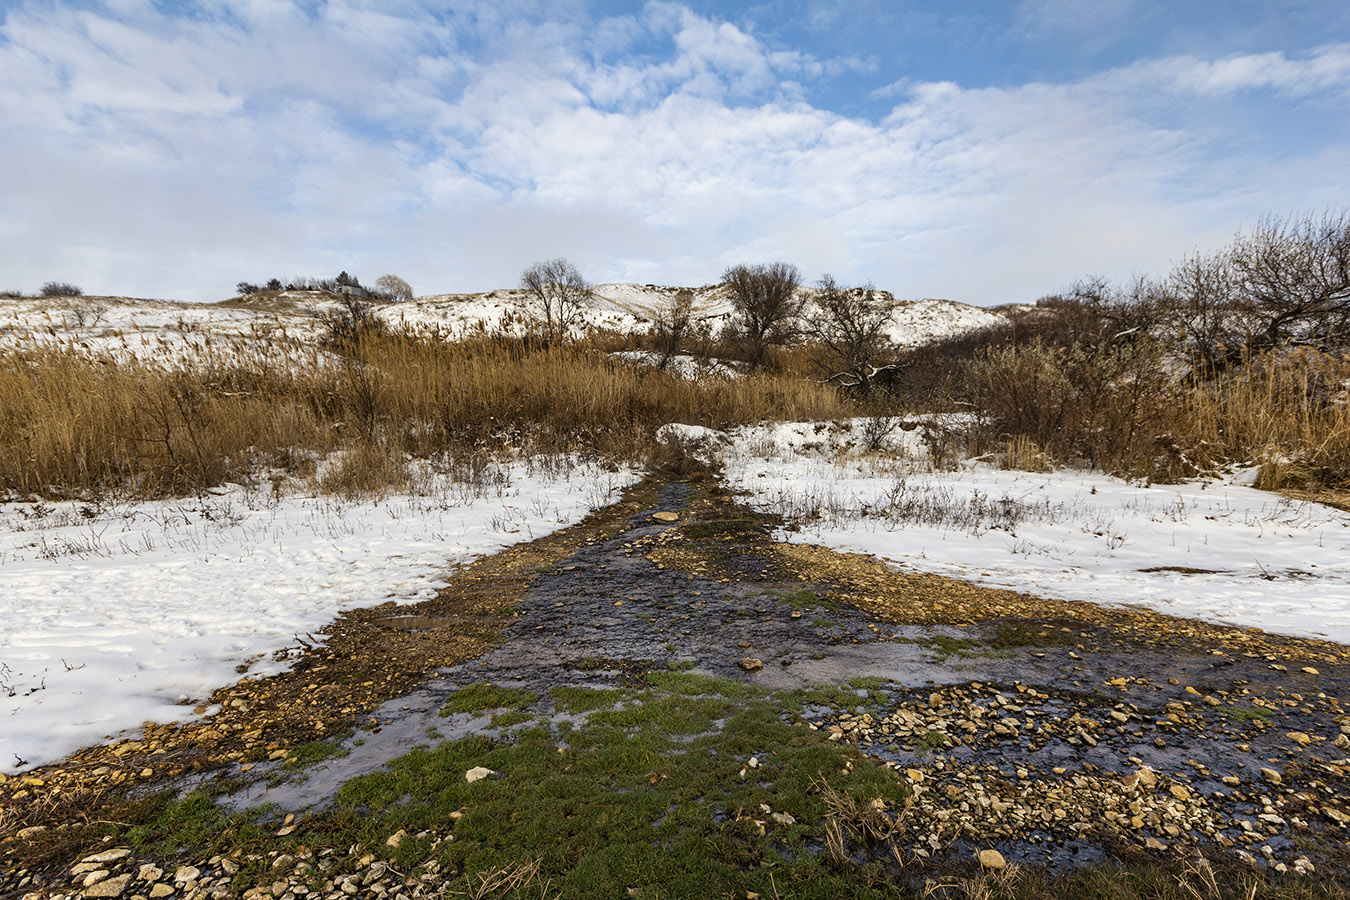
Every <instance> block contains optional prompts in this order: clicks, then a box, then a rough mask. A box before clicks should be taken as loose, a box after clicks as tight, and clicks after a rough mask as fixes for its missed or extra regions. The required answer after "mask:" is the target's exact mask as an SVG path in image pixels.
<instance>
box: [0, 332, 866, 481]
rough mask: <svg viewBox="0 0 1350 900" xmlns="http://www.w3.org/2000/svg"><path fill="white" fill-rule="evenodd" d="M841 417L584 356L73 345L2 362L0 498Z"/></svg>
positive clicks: (369, 345)
mask: <svg viewBox="0 0 1350 900" xmlns="http://www.w3.org/2000/svg"><path fill="white" fill-rule="evenodd" d="M844 413H845V404H844V401H843V400H841V398H840V397H839V395H838V394H837V393H836V392H835V391H834V390H833V389H831V388H827V387H823V386H820V385H816V384H813V383H810V382H807V381H803V380H801V379H798V378H794V377H791V376H787V375H772V374H762V375H755V376H752V377H746V378H740V379H734V380H733V379H707V380H704V381H699V382H690V381H686V380H682V379H679V378H676V377H673V376H670V375H667V374H665V373H662V372H658V371H655V370H648V369H644V368H642V367H635V366H630V365H624V364H621V363H617V362H614V361H613V360H611V359H610V358H609V357H608V356H606V355H605V354H604V353H602V352H599V351H598V350H596V349H594V348H591V347H588V346H554V347H539V346H532V345H530V344H528V343H523V342H520V341H513V340H502V339H492V338H479V339H474V340H469V341H465V342H458V343H446V342H443V341H440V340H437V339H435V337H434V336H433V337H418V336H409V335H399V334H391V335H373V336H370V337H367V338H364V339H362V340H360V341H358V342H355V343H353V344H351V345H348V346H344V347H343V348H342V350H341V352H340V353H329V352H326V351H323V350H321V349H319V348H316V347H313V346H312V345H306V344H300V343H293V344H285V345H283V346H280V347H274V348H268V349H265V350H261V351H260V350H258V349H257V348H256V347H254V346H253V345H244V344H242V343H240V344H236V345H230V344H216V345H214V346H208V347H204V348H201V349H198V350H189V351H185V352H184V354H183V356H182V358H181V359H180V360H179V361H178V362H176V363H175V364H174V365H173V366H172V367H166V366H164V365H157V364H150V363H146V362H140V361H135V360H130V361H129V360H127V359H125V358H114V357H112V356H109V355H96V354H91V353H89V352H87V351H84V350H81V349H79V348H77V347H72V346H58V347H37V346H29V347H24V348H19V349H7V350H3V351H0V493H6V494H11V495H13V494H20V495H28V496H31V495H39V496H44V497H63V496H67V497H68V496H89V495H92V494H97V493H102V492H117V493H123V494H126V495H129V496H138V497H154V496H166V495H172V494H183V493H190V492H192V491H196V490H201V489H204V488H207V487H210V486H213V485H218V484H221V483H224V482H229V481H239V482H242V481H247V480H250V479H254V478H257V477H259V476H260V474H265V473H267V472H268V471H269V470H270V471H271V472H272V473H273V474H275V473H276V472H277V471H281V472H284V473H290V474H299V475H303V474H304V473H305V471H306V467H308V468H309V469H312V467H313V464H314V460H315V459H316V458H321V457H328V456H330V455H332V454H339V456H337V457H336V462H335V464H333V465H329V466H328V467H326V470H325V471H324V473H323V475H322V477H321V478H320V484H319V485H318V486H319V487H320V488H322V489H324V490H328V491H334V492H339V493H365V492H369V491H371V490H374V489H380V488H383V487H387V486H390V485H396V484H398V483H399V482H400V480H401V479H402V478H403V477H405V473H406V468H407V462H408V460H409V459H412V458H422V459H434V460H438V461H446V462H449V461H450V460H451V458H453V459H454V460H463V459H465V458H469V457H472V456H474V455H475V454H477V455H483V454H487V455H491V454H497V453H503V452H516V451H522V452H529V453H533V452H544V453H552V452H574V453H584V454H590V455H599V456H601V457H605V458H609V459H614V460H622V461H627V462H638V463H641V462H643V461H645V460H646V458H647V457H648V456H649V455H650V454H651V453H652V452H653V449H654V444H653V432H654V430H655V429H656V428H657V427H659V426H660V425H662V424H664V423H666V422H672V421H675V422H686V423H691V424H704V425H709V426H713V427H725V426H728V425H733V424H739V423H745V422H753V421H758V420H760V419H764V418H800V419H826V418H832V417H836V416H839V415H842V414H844Z"/></svg>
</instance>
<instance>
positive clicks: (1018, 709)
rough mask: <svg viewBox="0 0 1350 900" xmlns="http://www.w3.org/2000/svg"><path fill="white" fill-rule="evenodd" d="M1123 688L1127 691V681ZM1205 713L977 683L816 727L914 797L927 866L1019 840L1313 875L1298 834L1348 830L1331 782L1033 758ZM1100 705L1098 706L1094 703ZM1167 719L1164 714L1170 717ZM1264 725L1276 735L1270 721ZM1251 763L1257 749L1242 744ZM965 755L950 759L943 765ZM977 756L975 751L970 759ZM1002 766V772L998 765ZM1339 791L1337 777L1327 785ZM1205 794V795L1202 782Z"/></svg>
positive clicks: (1343, 765)
mask: <svg viewBox="0 0 1350 900" xmlns="http://www.w3.org/2000/svg"><path fill="white" fill-rule="evenodd" d="M1120 680H1121V681H1122V684H1121V685H1113V686H1114V687H1119V688H1123V687H1124V684H1123V682H1124V681H1125V679H1120ZM1194 693H1195V695H1196V696H1197V698H1198V699H1199V701H1200V704H1199V707H1192V705H1191V704H1187V703H1179V702H1171V703H1168V704H1166V706H1165V707H1164V709H1163V710H1161V711H1159V712H1149V711H1145V710H1141V709H1140V708H1139V707H1137V706H1135V705H1134V704H1130V703H1126V702H1120V703H1116V704H1114V705H1111V704H1110V703H1109V702H1105V703H1104V702H1103V701H1102V698H1100V697H1093V698H1086V697H1074V696H1072V695H1067V694H1060V695H1054V696H1052V695H1051V694H1050V693H1046V692H1044V691H1038V690H1036V689H1035V688H1032V687H1028V686H1026V685H1021V684H1018V685H1015V686H1014V688H1012V689H1009V690H1006V691H1005V690H1001V689H999V688H998V687H996V686H993V685H985V684H981V683H979V682H974V683H971V684H969V685H958V686H954V687H948V688H945V689H942V690H938V691H933V692H931V693H930V694H929V695H928V696H927V698H922V697H915V698H913V699H909V700H904V701H902V702H900V703H898V704H897V705H896V706H895V707H894V708H893V709H892V710H891V711H890V712H887V713H885V714H878V715H876V716H874V715H872V714H870V713H861V714H854V713H842V714H837V715H832V716H827V717H825V718H823V719H820V720H818V721H814V722H810V723H808V724H809V725H810V727H811V728H814V729H818V730H824V731H826V732H827V733H828V735H829V738H830V739H831V740H835V741H849V742H853V743H857V744H858V745H859V746H860V747H863V748H874V749H875V750H876V751H878V752H880V753H881V754H882V755H883V758H885V757H889V758H888V759H886V765H888V766H889V767H891V768H893V769H896V770H897V771H898V772H899V774H900V776H901V777H902V778H904V779H906V780H907V781H908V782H909V783H910V785H911V786H912V788H913V791H914V802H913V804H912V806H911V808H910V809H909V811H908V813H907V816H906V820H905V824H906V827H907V830H908V833H909V834H910V835H911V836H912V838H913V839H914V840H915V841H916V843H917V844H918V848H919V849H918V850H917V851H916V855H918V856H920V857H928V856H930V855H932V854H934V853H937V852H938V851H940V850H941V849H942V848H945V847H946V846H948V845H950V844H951V843H952V842H953V841H957V840H961V841H966V842H969V843H990V842H994V843H997V842H1001V841H1022V842H1025V843H1026V844H1042V845H1045V846H1046V847H1047V848H1051V847H1052V846H1053V845H1054V844H1056V843H1060V844H1062V843H1065V842H1073V841H1080V840H1085V839H1086V840H1091V841H1092V842H1094V843H1098V844H1101V843H1108V842H1119V841H1125V842H1129V843H1134V844H1138V845H1142V846H1143V847H1144V848H1146V849H1149V850H1157V851H1165V850H1168V849H1169V848H1172V847H1174V846H1176V847H1180V846H1186V845H1195V844H1197V843H1200V842H1208V843H1213V844H1217V845H1219V846H1222V847H1225V848H1228V849H1230V850H1232V851H1233V852H1234V853H1235V854H1237V855H1238V856H1240V857H1243V858H1246V859H1249V860H1251V861H1253V862H1260V861H1264V864H1265V865H1267V866H1269V867H1271V868H1273V869H1275V870H1276V871H1281V872H1282V871H1287V870H1288V869H1289V868H1291V867H1292V868H1293V869H1294V870H1296V871H1299V872H1311V871H1312V870H1313V864H1312V863H1311V862H1310V861H1309V860H1308V859H1307V858H1306V857H1305V856H1302V855H1301V854H1297V853H1293V852H1292V851H1290V850H1289V846H1288V845H1289V840H1288V838H1289V837H1290V835H1292V834H1297V833H1303V834H1307V833H1310V832H1311V831H1312V830H1313V827H1314V826H1316V827H1317V828H1318V829H1319V830H1331V831H1333V832H1341V833H1344V832H1345V831H1346V830H1348V829H1350V814H1347V812H1346V810H1347V809H1350V797H1346V796H1344V795H1342V794H1340V793H1338V792H1337V791H1335V790H1334V789H1332V788H1331V787H1329V786H1328V781H1324V780H1322V779H1320V778H1316V777H1312V778H1304V777H1300V778H1299V779H1298V780H1297V782H1295V781H1294V779H1293V778H1292V777H1290V778H1287V777H1286V774H1285V773H1282V772H1281V771H1280V770H1278V769H1275V768H1271V767H1269V766H1265V767H1261V768H1260V769H1259V774H1258V773H1257V772H1251V771H1250V770H1249V771H1247V772H1244V773H1243V774H1242V775H1238V774H1236V772H1233V773H1228V774H1223V775H1218V774H1216V773H1214V772H1211V771H1210V770H1209V769H1207V768H1206V767H1204V766H1202V765H1200V764H1199V763H1196V762H1190V763H1188V764H1187V765H1188V766H1189V767H1190V768H1191V769H1193V770H1194V771H1193V772H1189V773H1186V774H1185V775H1184V776H1183V775H1181V774H1168V773H1163V772H1156V771H1154V769H1152V768H1150V767H1149V766H1147V765H1144V764H1143V761H1142V760H1140V759H1139V758H1137V757H1133V756H1130V757H1126V758H1125V759H1122V763H1123V764H1124V766H1125V767H1127V768H1128V769H1129V770H1130V771H1127V772H1125V773H1120V772H1112V771H1106V770H1105V769H1103V768H1101V767H1099V766H1094V765H1093V764H1091V763H1089V762H1087V761H1086V760H1082V759H1075V758H1074V757H1075V756H1077V755H1078V754H1077V753H1060V754H1057V756H1056V757H1054V758H1059V759H1060V760H1061V761H1066V762H1073V763H1074V767H1075V771H1072V772H1071V771H1070V769H1069V768H1068V767H1067V766H1062V765H1052V766H1049V767H1045V766H1040V765H1037V764H1035V763H1033V762H1032V760H1031V757H1032V755H1033V754H1036V753H1038V752H1039V751H1042V750H1045V749H1046V748H1047V747H1050V748H1051V749H1052V750H1054V749H1055V747H1056V745H1057V744H1056V742H1059V743H1058V746H1061V747H1062V745H1064V744H1067V745H1070V746H1072V747H1074V748H1077V749H1078V750H1086V749H1090V748H1095V747H1097V745H1098V744H1099V743H1101V742H1106V741H1112V740H1120V742H1121V743H1122V744H1126V745H1128V744H1132V743H1137V742H1138V741H1140V740H1141V736H1142V735H1143V734H1145V733H1148V732H1152V733H1156V734H1157V735H1158V737H1157V738H1155V742H1157V744H1158V746H1164V745H1165V743H1166V740H1165V739H1164V738H1163V737H1162V735H1164V734H1169V735H1170V734H1174V733H1179V732H1182V731H1185V732H1186V733H1187V734H1186V736H1187V738H1188V739H1191V740H1194V739H1196V736H1197V734H1198V735H1199V736H1200V738H1201V739H1206V740H1214V739H1215V738H1213V737H1207V736H1206V735H1205V729H1204V720H1203V716H1202V715H1201V714H1200V713H1199V712H1198V709H1200V708H1209V707H1212V706H1215V705H1218V703H1219V701H1218V700H1216V699H1215V698H1213V697H1208V696H1202V695H1200V694H1199V692H1194ZM1089 700H1091V701H1092V702H1093V703H1095V704H1096V705H1089V703H1088V701H1089ZM1159 713H1161V714H1159ZM1258 722H1260V724H1261V726H1264V727H1266V728H1267V730H1269V726H1267V725H1266V723H1265V722H1264V721H1263V720H1258ZM1340 728H1341V731H1340V733H1339V734H1338V735H1336V737H1335V738H1334V739H1327V738H1325V737H1324V736H1320V735H1319V736H1318V740H1317V741H1315V740H1314V738H1312V737H1310V736H1309V735H1307V734H1305V733H1303V732H1290V733H1288V734H1286V735H1284V738H1285V740H1286V741H1287V742H1288V744H1289V745H1290V746H1292V748H1293V751H1292V752H1301V751H1302V749H1303V748H1305V747H1308V746H1310V745H1313V744H1314V743H1317V742H1319V741H1320V743H1322V744H1323V745H1330V746H1333V747H1335V748H1341V747H1343V746H1344V745H1347V744H1350V721H1346V722H1344V723H1343V724H1341V725H1340ZM1239 746H1240V747H1241V748H1242V749H1243V750H1244V751H1247V750H1250V749H1251V748H1250V747H1249V746H1248V745H1246V744H1240V745H1239ZM953 751H955V754H959V758H958V755H955V754H954V755H949V756H943V755H940V754H942V753H944V752H945V753H949V754H952V753H953ZM972 751H973V752H972ZM993 760H996V761H993ZM1310 767H1311V768H1312V769H1313V770H1314V771H1313V772H1311V773H1309V774H1313V775H1315V774H1316V770H1317V769H1319V768H1320V769H1321V771H1322V773H1323V774H1327V775H1331V776H1333V778H1334V779H1336V780H1339V779H1340V777H1341V776H1343V775H1345V774H1346V773H1347V772H1350V759H1340V760H1332V761H1323V760H1307V761H1305V765H1304V767H1303V768H1304V769H1308V768H1310ZM1329 780H1330V779H1329ZM1192 782H1194V783H1192Z"/></svg>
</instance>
